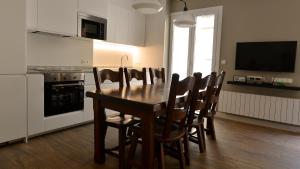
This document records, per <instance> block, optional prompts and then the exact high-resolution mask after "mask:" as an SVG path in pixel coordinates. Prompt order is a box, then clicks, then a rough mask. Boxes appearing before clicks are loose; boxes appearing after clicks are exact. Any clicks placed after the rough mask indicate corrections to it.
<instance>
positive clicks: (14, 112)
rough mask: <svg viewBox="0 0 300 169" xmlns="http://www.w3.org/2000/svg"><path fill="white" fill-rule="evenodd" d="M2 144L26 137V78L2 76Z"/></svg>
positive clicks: (0, 119) (0, 124) (0, 114)
mask: <svg viewBox="0 0 300 169" xmlns="http://www.w3.org/2000/svg"><path fill="white" fill-rule="evenodd" d="M0 86H1V88H0V96H1V101H0V143H3V142H6V141H10V140H15V139H19V138H23V137H26V128H27V127H26V112H27V108H26V107H27V106H26V77H25V76H22V75H1V76H0Z"/></svg>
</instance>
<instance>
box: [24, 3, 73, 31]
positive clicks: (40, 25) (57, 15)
mask: <svg viewBox="0 0 300 169" xmlns="http://www.w3.org/2000/svg"><path fill="white" fill-rule="evenodd" d="M26 3H27V4H26V7H27V19H26V20H27V29H28V30H30V31H41V32H47V33H53V34H59V35H66V36H76V35H77V10H78V0H27V2H26Z"/></svg>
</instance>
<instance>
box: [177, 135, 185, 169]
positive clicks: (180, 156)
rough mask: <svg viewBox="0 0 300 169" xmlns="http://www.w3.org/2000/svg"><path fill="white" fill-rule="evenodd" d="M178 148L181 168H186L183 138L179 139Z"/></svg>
mask: <svg viewBox="0 0 300 169" xmlns="http://www.w3.org/2000/svg"><path fill="white" fill-rule="evenodd" d="M177 149H178V155H179V165H180V169H185V164H184V155H183V147H182V143H181V140H178V141H177Z"/></svg>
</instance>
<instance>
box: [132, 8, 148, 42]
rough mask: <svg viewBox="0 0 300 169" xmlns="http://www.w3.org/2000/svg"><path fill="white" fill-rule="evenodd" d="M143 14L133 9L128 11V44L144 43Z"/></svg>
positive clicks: (144, 24)
mask: <svg viewBox="0 0 300 169" xmlns="http://www.w3.org/2000/svg"><path fill="white" fill-rule="evenodd" d="M145 20H146V19H145V15H142V14H140V13H138V12H137V11H135V10H130V11H129V31H128V35H129V36H128V44H130V45H134V46H144V45H145V26H146V23H145Z"/></svg>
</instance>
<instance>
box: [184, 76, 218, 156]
mask: <svg viewBox="0 0 300 169" xmlns="http://www.w3.org/2000/svg"><path fill="white" fill-rule="evenodd" d="M194 76H195V77H196V78H197V79H199V78H200V80H197V81H196V84H195V87H194V90H193V98H192V103H191V106H190V110H189V117H188V122H187V125H188V132H189V140H190V141H191V142H194V143H196V144H198V146H199V151H200V152H201V153H203V152H205V150H206V146H205V136H204V132H205V131H204V120H203V118H204V116H205V115H206V114H207V113H206V112H207V111H208V110H209V109H210V106H211V98H212V94H213V85H214V82H215V79H216V73H215V72H213V73H211V74H210V75H208V76H206V77H204V78H203V79H201V76H199V75H197V74H195V75H194ZM197 76H198V77H197Z"/></svg>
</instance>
